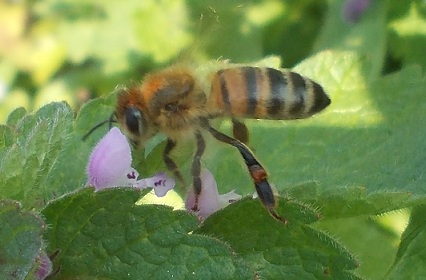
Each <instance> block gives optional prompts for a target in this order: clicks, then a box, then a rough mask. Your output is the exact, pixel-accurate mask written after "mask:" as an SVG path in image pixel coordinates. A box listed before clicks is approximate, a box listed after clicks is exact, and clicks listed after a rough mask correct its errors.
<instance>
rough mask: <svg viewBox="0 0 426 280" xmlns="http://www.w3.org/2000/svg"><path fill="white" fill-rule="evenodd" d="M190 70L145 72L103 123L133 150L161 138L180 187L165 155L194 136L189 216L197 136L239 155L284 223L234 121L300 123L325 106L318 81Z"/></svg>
mask: <svg viewBox="0 0 426 280" xmlns="http://www.w3.org/2000/svg"><path fill="white" fill-rule="evenodd" d="M197 71H198V70H197V69H196V70H195V71H194V70H192V68H190V67H184V66H172V67H169V68H166V69H164V70H160V71H157V72H154V73H151V74H148V75H147V76H146V77H145V78H144V79H143V81H142V83H141V84H140V85H137V86H133V87H130V88H123V89H121V91H120V92H119V93H118V97H117V104H116V109H115V112H114V113H113V114H112V115H111V117H110V119H109V120H108V121H109V122H110V125H111V122H118V123H119V124H120V126H121V128H122V130H123V132H124V133H125V134H126V136H127V137H128V138H129V139H130V140H131V141H132V142H133V143H135V144H136V145H139V146H141V145H143V143H145V141H147V140H148V139H150V138H151V137H153V136H154V135H156V134H157V133H158V132H162V133H164V134H165V135H166V136H167V140H166V141H167V142H166V146H165V149H164V151H163V160H164V162H165V165H166V167H167V168H168V169H169V171H171V172H173V174H174V176H175V177H176V178H177V179H179V180H180V181H181V182H183V181H184V180H183V177H182V175H181V172H180V171H179V169H178V167H177V165H176V163H175V162H174V161H173V160H172V158H171V157H170V153H171V152H172V150H173V149H174V148H175V147H176V145H177V143H178V142H179V140H180V139H182V138H183V137H193V138H195V142H196V149H195V154H194V156H193V162H192V169H191V174H192V185H193V188H194V193H195V196H196V199H195V206H194V209H193V210H194V211H197V210H198V207H199V205H198V196H199V195H200V194H201V192H202V182H201V179H200V172H201V156H202V155H203V153H204V150H205V141H204V138H203V136H202V133H201V132H202V131H203V130H206V131H208V132H209V133H210V134H211V135H212V136H213V137H214V138H216V139H217V140H219V141H221V142H224V143H227V144H230V145H232V146H234V147H235V148H237V149H238V151H239V152H240V154H241V156H242V157H243V159H244V162H245V164H246V165H247V168H248V171H249V174H250V175H251V177H252V179H253V182H254V185H255V189H256V191H257V194H258V196H259V198H260V200H261V202H262V203H263V205H264V206H265V208H266V209H267V210H268V211H269V212H270V214H271V215H272V216H273V217H275V218H276V219H279V220H281V221H284V222H285V219H284V218H283V217H281V216H280V215H278V213H277V212H276V210H275V208H276V199H275V196H274V194H273V191H272V188H271V186H270V184H269V182H268V175H267V172H266V170H265V168H264V167H263V166H262V165H261V164H260V163H259V161H258V160H257V159H256V157H255V155H254V154H253V152H252V151H251V150H250V149H249V148H248V147H247V142H248V136H249V135H248V134H249V133H248V129H247V127H246V126H245V124H244V123H243V121H241V119H271V120H291V119H302V118H307V117H310V116H312V115H313V114H315V113H318V112H320V111H321V110H323V109H324V108H326V107H327V106H328V105H329V104H330V99H329V97H328V96H327V94H326V93H325V92H324V90H323V88H322V87H321V86H320V85H319V84H318V83H316V82H314V81H312V80H311V79H308V78H306V77H303V76H301V75H299V74H297V73H295V72H291V71H287V70H278V69H274V68H268V67H255V66H238V65H237V66H234V65H229V66H226V67H222V68H219V69H215V70H214V71H213V72H211V73H206V74H204V75H201V76H202V77H198V76H197V74H200V73H197ZM199 72H203V71H201V70H200V71H199ZM219 117H225V118H226V117H228V118H230V119H231V120H232V124H233V136H234V137H231V136H228V135H226V134H224V133H222V132H220V131H218V130H216V129H215V128H213V127H212V126H211V125H210V120H211V119H213V118H219ZM106 122H107V121H105V122H103V123H106ZM103 123H101V124H103ZM101 124H99V125H101ZM99 125H98V126H99ZM98 126H96V127H98ZM96 127H94V129H95V128H96ZM92 131H93V129H92ZM90 132H91V131H90ZM90 132H89V133H90Z"/></svg>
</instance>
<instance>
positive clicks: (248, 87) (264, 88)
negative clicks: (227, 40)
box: [208, 67, 330, 120]
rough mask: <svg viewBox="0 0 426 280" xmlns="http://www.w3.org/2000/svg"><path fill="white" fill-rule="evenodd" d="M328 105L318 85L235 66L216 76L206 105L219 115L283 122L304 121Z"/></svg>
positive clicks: (275, 72) (285, 74) (270, 71)
mask: <svg viewBox="0 0 426 280" xmlns="http://www.w3.org/2000/svg"><path fill="white" fill-rule="evenodd" d="M329 104H330V99H329V98H328V96H327V94H326V93H325V92H324V90H323V88H322V87H321V86H320V85H319V84H317V83H316V82H314V81H312V80H310V79H308V78H305V77H303V76H301V75H299V74H297V73H295V72H290V71H280V70H277V69H273V68H260V67H236V68H228V69H222V70H219V71H218V72H217V73H215V75H214V76H213V79H212V88H211V93H210V97H209V104H208V105H209V109H210V110H212V111H215V110H216V111H218V112H219V114H220V115H227V116H236V117H242V118H259V119H276V120H285V119H300V118H307V117H309V116H311V115H313V114H315V113H318V112H319V111H321V110H323V109H324V108H325V107H327V106H328V105H329Z"/></svg>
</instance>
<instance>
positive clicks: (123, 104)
mask: <svg viewBox="0 0 426 280" xmlns="http://www.w3.org/2000/svg"><path fill="white" fill-rule="evenodd" d="M144 108H145V107H144V105H143V102H142V99H141V96H140V93H139V90H138V88H137V87H135V88H130V89H127V88H125V89H122V90H120V92H119V93H118V97H117V106H116V111H115V116H116V118H117V121H118V122H119V123H120V127H121V129H122V130H123V133H124V134H126V136H127V137H128V138H129V140H130V141H132V142H133V143H134V144H135V145H136V146H140V145H142V144H143V143H144V142H145V141H146V140H147V139H148V138H150V137H152V136H153V135H154V134H155V131H154V126H153V125H152V124H150V122H149V120H148V116H147V114H146V113H145V111H146V110H144Z"/></svg>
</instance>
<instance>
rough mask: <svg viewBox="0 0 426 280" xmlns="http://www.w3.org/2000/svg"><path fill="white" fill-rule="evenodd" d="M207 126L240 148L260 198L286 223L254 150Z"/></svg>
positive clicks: (223, 139) (216, 134)
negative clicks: (278, 211) (277, 209)
mask: <svg viewBox="0 0 426 280" xmlns="http://www.w3.org/2000/svg"><path fill="white" fill-rule="evenodd" d="M206 128H207V129H208V131H209V132H210V133H211V134H212V135H213V137H215V138H216V139H217V140H219V141H221V142H225V143H228V144H230V145H232V146H234V147H236V148H237V149H238V151H239V152H240V154H241V155H242V157H243V158H244V161H245V163H246V165H247V168H248V170H249V172H250V175H251V177H252V178H253V182H254V185H255V187H256V191H257V194H258V195H259V198H260V200H261V201H262V203H263V205H264V206H265V207H266V209H267V210H268V211H269V213H270V214H271V215H272V216H273V217H274V218H276V219H277V220H280V221H282V222H284V223H287V220H286V219H285V218H283V217H281V216H280V215H278V213H277V211H276V210H275V206H276V202H275V196H274V193H273V192H272V188H271V185H270V184H269V182H268V174H267V173H266V170H265V169H264V168H263V166H262V165H261V164H260V163H259V161H258V160H257V159H256V157H255V156H254V154H253V153H252V151H250V149H249V148H248V147H247V146H246V145H244V143H242V142H241V141H239V140H237V139H234V138H232V137H229V136H228V135H226V134H223V133H222V132H220V131H217V130H216V129H214V128H213V127H211V126H210V125H208V124H207V125H206Z"/></svg>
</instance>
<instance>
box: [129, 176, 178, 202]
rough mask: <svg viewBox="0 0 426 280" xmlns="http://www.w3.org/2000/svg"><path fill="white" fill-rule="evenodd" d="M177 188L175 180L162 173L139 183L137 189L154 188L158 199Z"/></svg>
mask: <svg viewBox="0 0 426 280" xmlns="http://www.w3.org/2000/svg"><path fill="white" fill-rule="evenodd" d="M174 186H175V180H174V179H172V178H170V177H168V176H167V175H166V173H164V172H162V173H159V174H157V175H154V176H153V177H151V178H146V179H142V180H139V181H137V183H136V186H135V187H137V188H140V189H144V188H153V189H154V192H155V195H156V196H158V197H163V196H165V195H166V194H167V192H168V191H169V190H171V189H173V187H174Z"/></svg>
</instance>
